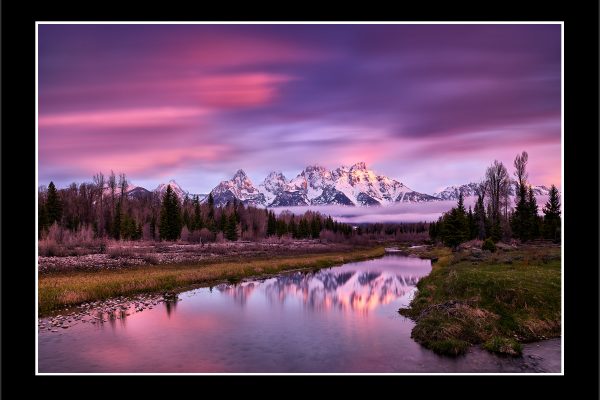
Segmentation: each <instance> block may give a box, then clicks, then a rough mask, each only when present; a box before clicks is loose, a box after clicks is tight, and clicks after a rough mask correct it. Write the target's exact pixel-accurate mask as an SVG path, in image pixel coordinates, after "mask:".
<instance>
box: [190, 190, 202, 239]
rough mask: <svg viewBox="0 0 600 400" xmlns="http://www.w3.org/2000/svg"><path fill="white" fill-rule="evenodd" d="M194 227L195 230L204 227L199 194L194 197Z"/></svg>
mask: <svg viewBox="0 0 600 400" xmlns="http://www.w3.org/2000/svg"><path fill="white" fill-rule="evenodd" d="M192 227H193V229H192V230H193V231H194V230H200V229H202V228H204V226H203V224H202V213H201V212H200V200H199V199H198V196H195V197H194V221H193V224H192Z"/></svg>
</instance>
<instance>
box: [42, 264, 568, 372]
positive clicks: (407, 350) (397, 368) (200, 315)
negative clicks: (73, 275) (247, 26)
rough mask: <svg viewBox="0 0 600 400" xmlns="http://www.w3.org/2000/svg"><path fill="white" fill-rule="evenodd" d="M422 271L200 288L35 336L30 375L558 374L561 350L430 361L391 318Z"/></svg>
mask: <svg viewBox="0 0 600 400" xmlns="http://www.w3.org/2000/svg"><path fill="white" fill-rule="evenodd" d="M430 271H431V263H430V261H429V260H421V259H418V258H410V257H402V256H397V255H386V256H384V257H382V258H379V259H374V260H368V261H362V262H355V263H349V264H345V265H342V266H339V267H333V268H328V269H322V270H319V271H317V272H291V273H285V274H281V275H278V276H276V277H273V278H269V279H265V280H253V281H245V282H242V283H238V284H235V285H229V284H222V285H218V286H215V287H213V288H200V289H195V290H192V291H188V292H184V293H181V294H180V295H179V298H180V300H179V301H170V302H165V303H159V304H158V305H157V306H155V307H153V308H152V309H146V310H144V311H143V312H138V313H131V314H130V315H128V316H126V314H125V313H122V314H121V315H122V318H119V319H110V320H108V322H104V323H97V324H91V323H78V324H75V325H74V326H72V327H70V328H69V329H65V330H60V332H51V331H47V330H40V332H39V342H38V351H39V358H38V365H39V372H41V373H45V372H49V373H55V372H59V373H60V372H90V373H96V372H109V373H124V372H127V373H128V372H131V373H144V372H176V373H184V372H192V373H193V372H265V373H269V372H280V373H291V372H299V373H310V372H315V373H326V372H339V373H342V372H426V373H430V372H440V373H449V372H560V361H561V358H560V348H561V340H560V339H552V340H547V341H544V342H538V343H530V344H526V345H524V352H523V357H518V358H506V357H498V356H495V355H492V354H489V353H487V352H485V351H483V350H481V349H480V348H478V347H476V346H473V347H472V348H471V349H470V351H469V352H468V353H467V354H466V355H465V356H461V357H458V358H449V357H442V356H438V355H436V354H435V353H433V352H432V351H430V350H427V349H425V348H423V347H422V346H420V345H419V344H417V343H415V342H414V341H413V340H412V339H411V338H410V332H411V329H412V328H413V326H414V322H413V321H411V320H410V319H407V318H405V317H403V316H401V315H399V314H398V312H397V311H398V309H399V308H400V307H402V306H405V305H407V304H408V303H409V302H410V299H411V298H412V296H413V295H414V292H415V290H416V283H417V282H418V281H419V279H420V278H421V277H423V276H425V275H427V274H428V273H429V272H430Z"/></svg>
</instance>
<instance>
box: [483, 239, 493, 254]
mask: <svg viewBox="0 0 600 400" xmlns="http://www.w3.org/2000/svg"><path fill="white" fill-rule="evenodd" d="M481 250H489V251H491V252H492V253H493V252H495V251H496V245H495V244H494V242H493V241H492V239H490V238H488V239H485V242H483V245H482V246H481Z"/></svg>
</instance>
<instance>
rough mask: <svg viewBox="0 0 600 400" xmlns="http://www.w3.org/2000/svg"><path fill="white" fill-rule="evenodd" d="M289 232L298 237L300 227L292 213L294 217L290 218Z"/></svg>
mask: <svg viewBox="0 0 600 400" xmlns="http://www.w3.org/2000/svg"><path fill="white" fill-rule="evenodd" d="M288 232H289V233H291V234H292V237H293V238H294V239H296V238H297V237H298V228H297V226H296V221H294V215H293V214H292V218H291V219H290V223H289V224H288Z"/></svg>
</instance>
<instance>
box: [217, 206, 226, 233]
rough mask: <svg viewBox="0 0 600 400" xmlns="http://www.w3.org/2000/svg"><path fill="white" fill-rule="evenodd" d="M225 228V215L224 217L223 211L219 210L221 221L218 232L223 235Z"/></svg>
mask: <svg viewBox="0 0 600 400" xmlns="http://www.w3.org/2000/svg"><path fill="white" fill-rule="evenodd" d="M226 228H227V215H225V209H224V208H222V209H221V219H220V221H219V230H220V231H221V232H223V233H225V229H226Z"/></svg>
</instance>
